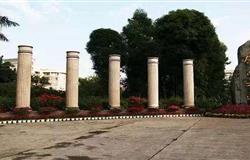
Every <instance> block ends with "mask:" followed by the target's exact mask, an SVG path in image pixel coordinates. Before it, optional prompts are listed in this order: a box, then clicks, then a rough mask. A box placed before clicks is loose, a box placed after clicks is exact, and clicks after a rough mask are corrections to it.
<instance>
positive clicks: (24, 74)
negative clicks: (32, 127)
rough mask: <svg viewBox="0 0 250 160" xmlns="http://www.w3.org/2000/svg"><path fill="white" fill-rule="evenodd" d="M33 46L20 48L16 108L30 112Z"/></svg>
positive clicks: (21, 46)
mask: <svg viewBox="0 0 250 160" xmlns="http://www.w3.org/2000/svg"><path fill="white" fill-rule="evenodd" d="M32 49H33V47H32V46H27V45H20V46H18V64H17V87H16V108H15V110H18V109H27V110H30V90H31V69H32Z"/></svg>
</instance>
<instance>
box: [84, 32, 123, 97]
mask: <svg viewBox="0 0 250 160" xmlns="http://www.w3.org/2000/svg"><path fill="white" fill-rule="evenodd" d="M87 51H88V53H89V54H90V55H91V59H92V62H93V69H94V70H95V73H96V74H97V75H98V77H99V78H100V83H102V85H103V90H104V94H105V95H107V90H108V86H107V85H108V59H109V55H110V54H120V55H121V59H122V61H121V66H123V65H124V61H123V60H124V59H125V46H124V43H123V39H122V36H121V35H120V34H119V33H118V32H116V31H114V30H112V29H104V28H101V29H97V30H94V31H93V32H92V33H91V34H90V37H89V42H88V43H87Z"/></svg>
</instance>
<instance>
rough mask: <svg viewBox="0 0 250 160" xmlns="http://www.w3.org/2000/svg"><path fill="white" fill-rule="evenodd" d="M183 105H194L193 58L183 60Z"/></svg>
mask: <svg viewBox="0 0 250 160" xmlns="http://www.w3.org/2000/svg"><path fill="white" fill-rule="evenodd" d="M183 87H184V88H183V91H184V106H185V107H194V69H193V60H192V59H184V60H183Z"/></svg>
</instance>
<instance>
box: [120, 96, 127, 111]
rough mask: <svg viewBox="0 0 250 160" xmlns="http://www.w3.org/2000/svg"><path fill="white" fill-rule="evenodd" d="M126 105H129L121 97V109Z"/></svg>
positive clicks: (125, 107)
mask: <svg viewBox="0 0 250 160" xmlns="http://www.w3.org/2000/svg"><path fill="white" fill-rule="evenodd" d="M128 105H129V103H128V100H127V99H124V98H122V99H121V109H127V108H128Z"/></svg>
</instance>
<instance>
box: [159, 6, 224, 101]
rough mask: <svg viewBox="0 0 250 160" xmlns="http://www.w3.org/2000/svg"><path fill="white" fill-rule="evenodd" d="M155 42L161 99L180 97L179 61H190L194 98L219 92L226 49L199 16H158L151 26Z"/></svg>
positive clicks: (188, 12)
mask: <svg viewBox="0 0 250 160" xmlns="http://www.w3.org/2000/svg"><path fill="white" fill-rule="evenodd" d="M155 41H156V43H159V44H160V86H162V87H161V89H162V91H161V93H162V96H170V95H175V96H176V95H179V96H180V95H182V93H183V85H182V72H183V71H182V60H183V59H186V58H192V59H194V72H195V91H196V92H195V93H196V95H197V96H201V95H204V96H209V97H211V96H214V95H218V93H222V92H223V83H224V81H223V80H224V68H225V64H226V62H227V58H226V55H225V51H226V47H225V45H224V44H223V43H221V42H220V41H219V39H218V36H217V34H216V32H215V28H214V26H213V24H212V23H211V21H210V20H209V19H208V17H206V16H205V15H204V14H203V13H201V12H199V11H196V10H189V9H183V10H176V11H171V12H169V14H167V15H164V16H162V17H161V18H159V19H157V20H156V22H155ZM166 88H167V90H165V89H166Z"/></svg>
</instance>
